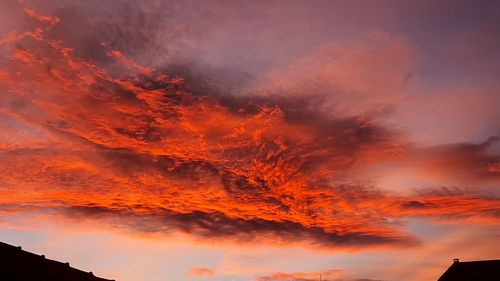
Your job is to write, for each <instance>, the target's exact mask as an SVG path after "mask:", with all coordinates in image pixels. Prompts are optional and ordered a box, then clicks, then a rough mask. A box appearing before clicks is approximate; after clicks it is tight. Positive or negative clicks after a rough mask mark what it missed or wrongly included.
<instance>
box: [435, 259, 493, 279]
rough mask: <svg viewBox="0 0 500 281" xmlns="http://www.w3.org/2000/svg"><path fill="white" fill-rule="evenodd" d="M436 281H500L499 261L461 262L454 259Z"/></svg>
mask: <svg viewBox="0 0 500 281" xmlns="http://www.w3.org/2000/svg"><path fill="white" fill-rule="evenodd" d="M438 281H500V260H484V261H468V262H461V261H459V260H458V259H455V260H454V261H453V264H452V265H451V266H450V267H449V268H448V270H446V271H445V273H443V275H441V277H439V279H438Z"/></svg>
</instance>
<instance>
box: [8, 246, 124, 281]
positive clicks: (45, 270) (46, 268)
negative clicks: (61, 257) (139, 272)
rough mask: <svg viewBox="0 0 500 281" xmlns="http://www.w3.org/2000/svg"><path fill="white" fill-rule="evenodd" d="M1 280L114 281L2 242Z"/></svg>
mask: <svg viewBox="0 0 500 281" xmlns="http://www.w3.org/2000/svg"><path fill="white" fill-rule="evenodd" d="M0 280H6V281H7V280H8V281H45V280H47V281H69V280H71V281H114V280H109V279H104V278H99V277H96V276H94V274H93V273H92V272H85V271H82V270H79V269H76V268H73V267H71V266H70V265H69V263H62V262H58V261H54V260H50V259H46V258H45V256H43V255H37V254H33V253H30V252H27V251H24V250H22V248H21V247H20V246H19V247H16V246H12V245H9V244H6V243H2V242H0Z"/></svg>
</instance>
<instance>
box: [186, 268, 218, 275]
mask: <svg viewBox="0 0 500 281" xmlns="http://www.w3.org/2000/svg"><path fill="white" fill-rule="evenodd" d="M188 274H189V275H191V276H195V277H208V276H213V275H214V274H215V270H213V269H211V268H201V267H197V268H193V269H191V270H189V272H188Z"/></svg>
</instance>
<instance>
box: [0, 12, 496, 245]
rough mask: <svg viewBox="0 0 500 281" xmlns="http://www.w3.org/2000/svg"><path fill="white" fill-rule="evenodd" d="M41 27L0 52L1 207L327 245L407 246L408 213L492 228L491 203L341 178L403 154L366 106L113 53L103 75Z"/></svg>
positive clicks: (156, 228)
mask: <svg viewBox="0 0 500 281" xmlns="http://www.w3.org/2000/svg"><path fill="white" fill-rule="evenodd" d="M34 15H36V14H34ZM31 17H33V18H34V19H35V20H37V21H38V22H40V24H42V23H47V22H49V23H51V24H56V23H57V22H56V21H49V20H48V19H52V18H51V17H48V19H47V18H45V17H42V18H40V17H38V16H31ZM37 30H38V31H37ZM44 30H45V29H43V26H33V30H27V31H25V33H23V34H37V36H21V37H16V39H13V41H12V42H9V43H5V46H6V48H7V50H8V52H6V53H7V56H6V58H3V59H2V60H1V64H0V71H1V72H0V73H2V76H1V77H5V78H4V79H5V80H8V83H2V84H0V90H2V91H3V92H5V93H7V94H6V95H3V96H2V97H0V108H1V111H0V113H1V117H2V119H3V120H5V122H3V123H2V125H1V126H2V129H5V132H7V133H6V136H4V137H2V138H1V139H0V140H1V141H2V143H0V148H2V151H1V152H0V153H1V157H2V162H1V164H0V175H1V176H0V186H1V187H0V190H1V192H2V194H3V195H4V196H2V198H1V199H0V204H1V205H2V206H3V207H4V209H8V210H12V209H14V210H16V211H23V210H25V211H26V212H33V211H35V212H36V211H55V212H58V213H63V214H66V215H68V216H70V217H85V218H92V219H98V220H101V221H105V222H107V223H109V224H112V225H114V226H117V227H126V228H129V229H133V230H138V231H144V232H157V233H169V232H172V231H182V232H187V233H190V234H192V235H194V236H196V237H201V238H204V239H212V238H224V239H228V240H236V241H247V242H248V241H255V240H263V241H273V242H276V243H291V242H294V241H306V242H307V243H310V244H312V245H316V246H322V247H366V246H374V245H413V244H414V243H415V242H416V241H415V239H414V238H413V237H411V236H409V235H408V234H406V233H405V230H404V229H403V227H401V223H400V221H399V220H400V219H403V218H405V217H411V216H426V217H432V218H439V219H442V218H450V219H464V218H466V219H471V220H478V221H486V222H490V223H498V220H499V217H500V216H499V207H498V206H499V204H498V202H499V200H498V199H495V198H490V197H485V196H479V195H476V194H468V193H464V194H455V193H453V194H441V193H429V194H417V195H413V196H409V197H403V196H399V195H397V194H387V193H385V192H383V191H381V190H378V189H376V188H374V187H371V186H370V185H364V184H359V183H356V182H355V181H350V180H348V177H349V175H350V174H351V172H352V171H353V170H356V169H359V168H362V167H366V166H370V165H373V164H374V163H377V162H378V161H386V160H388V159H400V158H401V157H403V156H406V155H409V152H408V151H410V150H411V149H412V147H410V146H408V145H407V144H406V143H404V142H402V141H398V140H397V139H396V138H395V137H394V136H395V134H394V133H393V132H391V131H389V130H387V129H385V128H383V127H382V126H380V125H379V124H377V122H375V121H374V120H372V119H371V118H370V117H369V116H365V115H364V114H363V110H357V111H356V114H354V115H353V116H340V117H339V116H335V115H331V114H325V112H323V111H317V110H315V107H314V105H315V103H314V102H315V101H311V100H310V99H308V98H307V96H306V98H303V97H302V96H300V95H299V96H295V97H290V96H286V97H266V96H256V97H245V98H241V99H239V98H236V97H225V96H224V97H223V96H217V95H208V94H205V93H204V92H203V91H200V92H196V91H188V90H187V87H185V86H184V84H183V80H182V79H178V78H173V77H175V76H174V75H169V73H168V72H167V73H164V72H161V71H155V70H152V69H149V68H143V67H142V66H139V65H138V64H136V63H134V62H132V61H131V60H129V59H124V58H125V57H124V55H123V54H121V53H120V52H118V51H111V52H110V53H109V55H110V56H111V57H113V58H115V59H116V60H118V62H119V63H120V64H119V65H118V66H117V65H113V67H112V68H117V69H118V70H116V69H114V70H113V73H117V74H116V75H111V74H110V71H108V69H107V68H105V67H103V66H101V65H99V64H98V63H94V62H90V61H88V60H85V59H83V58H80V57H77V56H76V55H74V54H73V51H72V50H71V49H69V48H66V47H65V46H64V43H63V42H61V41H60V40H57V38H50V37H47V36H46V35H45V32H44ZM36 32H38V33H36ZM103 52H104V50H103ZM382 57H385V56H382ZM122 66H125V70H123V69H122V68H121V67H122ZM130 68H133V69H135V70H139V71H138V72H139V73H138V74H137V75H134V74H133V73H132V74H131V73H129V70H130ZM360 75H361V74H360ZM397 84H398V85H399V82H398V83H397ZM394 87H395V88H397V87H398V86H397V85H396V86H394ZM309 103H311V104H309ZM464 151H465V150H464ZM438 154H439V153H431V156H430V157H434V156H436V155H438ZM402 155H403V156H402ZM446 155H447V156H449V159H455V158H453V157H452V156H451V155H448V154H446ZM464 155H465V156H464V158H461V160H464V161H465V162H466V161H467V160H468V159H471V158H470V157H468V156H474V157H475V156H477V157H476V158H474V157H473V158H472V159H475V160H477V159H483V158H482V157H481V156H483V155H482V154H477V153H476V154H474V153H469V154H467V153H465V154H464ZM446 163H448V162H446ZM488 163H489V162H488ZM459 166H460V167H461V168H464V170H470V169H473V168H474V167H476V165H475V164H474V163H472V164H464V165H459ZM443 169H444V168H443ZM346 178H347V179H346Z"/></svg>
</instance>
